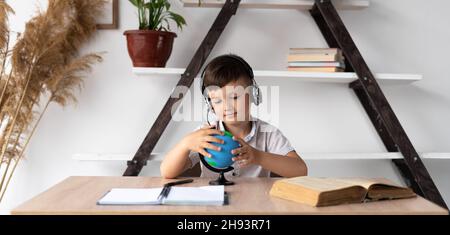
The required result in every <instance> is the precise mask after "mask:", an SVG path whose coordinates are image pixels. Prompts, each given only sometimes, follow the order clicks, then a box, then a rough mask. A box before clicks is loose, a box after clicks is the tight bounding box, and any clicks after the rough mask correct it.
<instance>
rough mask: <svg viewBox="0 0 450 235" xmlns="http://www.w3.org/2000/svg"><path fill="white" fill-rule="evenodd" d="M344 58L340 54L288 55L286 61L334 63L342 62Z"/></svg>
mask: <svg viewBox="0 0 450 235" xmlns="http://www.w3.org/2000/svg"><path fill="white" fill-rule="evenodd" d="M343 60H344V57H343V56H342V55H340V54H289V55H288V61H289V62H290V61H297V62H298V61H306V62H335V61H343Z"/></svg>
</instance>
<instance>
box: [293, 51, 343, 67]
mask: <svg viewBox="0 0 450 235" xmlns="http://www.w3.org/2000/svg"><path fill="white" fill-rule="evenodd" d="M288 63H289V66H288V71H300V72H343V71H344V70H345V63H344V56H343V55H342V51H341V50H340V49H338V48H290V49H289V56H288Z"/></svg>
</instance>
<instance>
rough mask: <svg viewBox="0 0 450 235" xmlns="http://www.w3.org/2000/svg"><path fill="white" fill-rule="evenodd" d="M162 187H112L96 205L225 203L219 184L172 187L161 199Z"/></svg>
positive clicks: (218, 204) (222, 190) (223, 190)
mask: <svg viewBox="0 0 450 235" xmlns="http://www.w3.org/2000/svg"><path fill="white" fill-rule="evenodd" d="M162 189H163V188H113V189H111V190H110V191H109V192H108V193H107V194H106V195H105V196H103V197H102V198H101V199H100V200H99V201H98V202H97V204H98V205H161V204H165V205H216V206H220V205H223V204H224V203H225V188H224V186H223V185H220V186H204V187H172V189H171V190H170V193H169V195H168V196H167V197H166V198H163V199H162V200H158V196H159V194H160V193H161V190H162Z"/></svg>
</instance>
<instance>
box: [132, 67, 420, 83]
mask: <svg viewBox="0 0 450 235" xmlns="http://www.w3.org/2000/svg"><path fill="white" fill-rule="evenodd" d="M184 71H185V69H184V68H144V67H135V68H133V73H134V74H136V75H138V76H154V75H178V76H174V77H175V78H177V79H179V76H180V75H181V74H183V73H184ZM254 74H255V78H256V80H267V79H269V80H273V79H279V80H286V79H289V80H290V81H301V82H327V83H350V82H352V81H354V80H357V79H358V76H357V75H356V73H346V72H336V73H322V72H296V71H282V70H255V71H254ZM374 76H375V78H376V79H377V80H378V81H381V82H383V83H386V84H408V83H412V82H415V81H420V80H422V78H423V77H422V75H419V74H393V73H376V74H375V75H374Z"/></svg>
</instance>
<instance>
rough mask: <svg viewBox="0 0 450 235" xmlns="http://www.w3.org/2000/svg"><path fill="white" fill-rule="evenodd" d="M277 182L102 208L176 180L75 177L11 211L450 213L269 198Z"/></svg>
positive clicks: (416, 204) (422, 204)
mask: <svg viewBox="0 0 450 235" xmlns="http://www.w3.org/2000/svg"><path fill="white" fill-rule="evenodd" d="M209 180H211V179H207V178H194V182H193V183H191V184H186V185H184V186H205V185H208V182H209ZM275 180H276V179H274V178H233V181H234V182H235V183H236V184H235V185H233V186H227V187H226V188H225V190H226V191H227V192H228V193H229V195H230V204H229V205H225V206H161V205H152V206H147V205H145V206H100V205H97V204H96V202H97V201H98V199H100V198H101V197H102V196H103V195H104V194H105V193H106V192H107V191H108V190H110V189H111V188H120V187H123V188H141V187H161V186H162V185H163V184H165V183H167V182H170V181H173V180H165V179H162V178H154V177H77V176H75V177H69V178H67V179H65V180H64V181H62V182H61V183H59V184H57V185H55V186H54V187H52V188H50V189H49V190H47V191H45V192H43V193H42V194H40V195H38V196H36V197H34V198H32V199H31V200H29V201H27V202H25V203H24V204H22V205H20V206H19V207H17V208H15V209H14V210H12V211H11V214H13V215H29V214H40V215H67V214H83V215H94V214H103V215H110V214H127V215H136V214H147V215H151V214H169V215H172V214H184V215H188V214H243V215H265V214H270V215H288V214H383V215H387V214H433V215H448V211H447V210H445V209H443V208H441V207H439V206H437V205H436V204H434V203H432V202H429V201H427V200H425V199H424V198H421V197H416V198H411V199H401V200H392V201H379V202H370V203H364V204H347V205H339V206H330V207H319V208H316V207H311V206H308V205H305V204H300V203H295V202H291V201H287V200H283V199H280V198H275V197H271V196H270V195H269V191H270V188H271V187H272V184H273V182H274V181H275Z"/></svg>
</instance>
